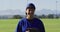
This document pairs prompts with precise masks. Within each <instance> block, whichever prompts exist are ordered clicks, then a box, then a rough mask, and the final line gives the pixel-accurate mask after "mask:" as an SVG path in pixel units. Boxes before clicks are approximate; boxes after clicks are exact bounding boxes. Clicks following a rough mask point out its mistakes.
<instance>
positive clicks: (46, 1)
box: [0, 0, 60, 14]
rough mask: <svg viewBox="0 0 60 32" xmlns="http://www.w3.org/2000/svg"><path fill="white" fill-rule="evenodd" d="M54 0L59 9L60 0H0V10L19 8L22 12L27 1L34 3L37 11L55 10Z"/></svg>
mask: <svg viewBox="0 0 60 32" xmlns="http://www.w3.org/2000/svg"><path fill="white" fill-rule="evenodd" d="M56 1H57V10H58V11H60V0H0V12H2V11H5V10H20V11H22V12H24V11H25V9H26V7H27V5H28V4H29V3H33V4H35V6H36V10H38V11H39V10H42V9H51V10H56ZM38 11H37V12H38ZM0 14H2V13H0ZM3 14H4V13H3ZM22 14H23V13H22Z"/></svg>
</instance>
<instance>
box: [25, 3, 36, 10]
mask: <svg viewBox="0 0 60 32" xmlns="http://www.w3.org/2000/svg"><path fill="white" fill-rule="evenodd" d="M29 8H31V9H35V5H34V4H33V3H30V4H28V6H27V8H26V9H29Z"/></svg>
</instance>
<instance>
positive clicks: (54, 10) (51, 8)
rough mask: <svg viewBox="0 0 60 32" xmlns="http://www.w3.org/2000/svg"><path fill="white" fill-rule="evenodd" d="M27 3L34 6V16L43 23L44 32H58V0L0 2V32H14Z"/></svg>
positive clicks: (59, 15) (59, 19)
mask: <svg viewBox="0 0 60 32" xmlns="http://www.w3.org/2000/svg"><path fill="white" fill-rule="evenodd" d="M29 3H33V4H35V6H36V11H35V16H36V17H37V18H40V19H41V20H42V21H43V23H44V26H45V30H46V32H60V0H0V32H15V29H16V26H17V23H18V22H19V20H21V18H23V17H25V11H26V7H27V5H28V4H29Z"/></svg>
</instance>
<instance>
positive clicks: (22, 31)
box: [16, 18, 45, 32]
mask: <svg viewBox="0 0 60 32" xmlns="http://www.w3.org/2000/svg"><path fill="white" fill-rule="evenodd" d="M28 28H30V29H31V28H34V29H36V30H39V32H45V29H44V25H43V23H42V21H41V20H40V19H38V18H33V19H32V20H28V19H27V18H23V19H21V20H20V21H19V22H18V25H17V28H16V32H26V30H27V29H28Z"/></svg>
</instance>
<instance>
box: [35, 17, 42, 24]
mask: <svg viewBox="0 0 60 32" xmlns="http://www.w3.org/2000/svg"><path fill="white" fill-rule="evenodd" d="M34 19H35V21H36V22H38V23H42V20H41V19H39V18H34Z"/></svg>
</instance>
